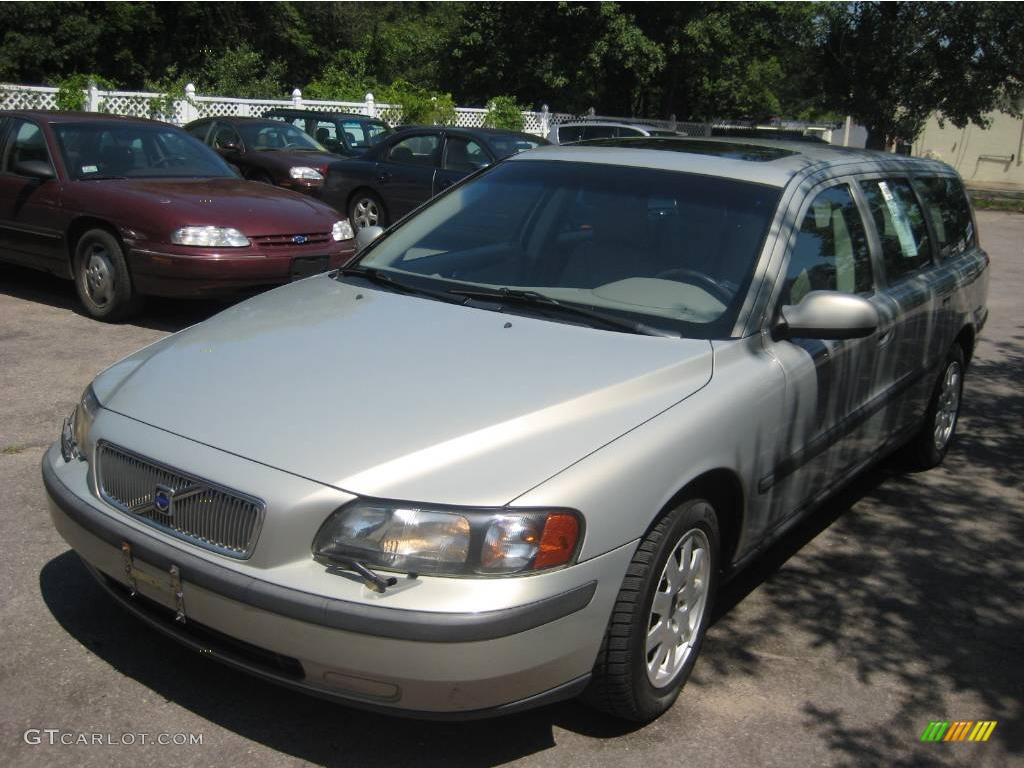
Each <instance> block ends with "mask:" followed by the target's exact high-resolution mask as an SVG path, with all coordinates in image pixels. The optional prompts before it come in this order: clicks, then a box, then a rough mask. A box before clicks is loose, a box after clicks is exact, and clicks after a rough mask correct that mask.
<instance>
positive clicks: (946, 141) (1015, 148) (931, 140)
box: [913, 112, 1024, 189]
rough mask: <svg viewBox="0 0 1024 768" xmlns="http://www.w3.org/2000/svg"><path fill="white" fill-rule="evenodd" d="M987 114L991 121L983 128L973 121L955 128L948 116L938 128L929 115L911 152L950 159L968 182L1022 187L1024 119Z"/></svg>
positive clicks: (944, 159) (997, 113)
mask: <svg viewBox="0 0 1024 768" xmlns="http://www.w3.org/2000/svg"><path fill="white" fill-rule="evenodd" d="M989 117H990V118H991V119H992V125H991V126H990V127H989V128H987V129H984V130H983V129H981V128H979V127H978V126H976V125H968V126H967V127H966V128H956V127H954V126H953V125H952V124H951V123H950V122H949V121H948V120H947V121H946V126H945V127H944V128H940V127H939V121H938V120H937V119H936V118H935V115H932V117H931V119H930V120H929V121H928V124H927V125H926V126H925V129H924V131H923V132H922V133H921V135H920V136H919V137H918V139H917V141H915V142H914V149H913V152H914V154H915V155H916V156H918V157H935V158H936V159H938V160H942V161H943V162H945V163H949V164H950V165H952V166H953V167H954V168H956V169H957V171H958V172H959V173H960V175H961V176H962V177H963V179H964V181H965V182H967V183H968V185H971V186H975V185H976V186H985V185H991V186H995V187H1000V186H1006V187H1015V188H1019V189H1024V158H1022V157H1021V153H1022V152H1024V120H1021V119H1019V118H1016V117H1011V116H1010V115H1007V114H1005V113H1003V112H993V113H991V114H990V115H989Z"/></svg>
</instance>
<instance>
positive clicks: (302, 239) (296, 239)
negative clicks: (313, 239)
mask: <svg viewBox="0 0 1024 768" xmlns="http://www.w3.org/2000/svg"><path fill="white" fill-rule="evenodd" d="M308 239H309V238H308V237H306V236H305V235H296V236H295V237H293V238H292V242H293V243H295V244H296V245H302V244H303V243H304V242H306V241H307V240H308Z"/></svg>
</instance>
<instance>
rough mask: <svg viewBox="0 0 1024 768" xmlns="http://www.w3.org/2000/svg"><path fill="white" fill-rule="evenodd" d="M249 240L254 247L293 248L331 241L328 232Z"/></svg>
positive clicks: (251, 238) (271, 236)
mask: <svg viewBox="0 0 1024 768" xmlns="http://www.w3.org/2000/svg"><path fill="white" fill-rule="evenodd" d="M295 238H299V239H300V242H296V241H295ZM249 239H250V240H251V241H252V242H253V244H254V245H262V246H267V247H274V246H280V245H288V246H292V247H295V246H297V245H298V246H307V245H324V244H325V243H327V242H328V241H329V240H330V239H331V234H330V232H316V233H311V234H306V233H296V234H294V235H260V236H258V237H250V238H249Z"/></svg>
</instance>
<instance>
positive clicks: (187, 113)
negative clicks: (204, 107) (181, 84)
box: [181, 83, 199, 125]
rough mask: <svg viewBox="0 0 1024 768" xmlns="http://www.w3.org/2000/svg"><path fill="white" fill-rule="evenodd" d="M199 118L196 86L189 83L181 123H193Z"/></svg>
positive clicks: (186, 87)
mask: <svg viewBox="0 0 1024 768" xmlns="http://www.w3.org/2000/svg"><path fill="white" fill-rule="evenodd" d="M198 119H199V107H198V106H197V105H196V87H195V86H194V85H193V84H192V83H189V84H188V85H186V86H185V101H184V102H182V104H181V124H182V125H184V124H185V123H191V122H192V121H193V120H198Z"/></svg>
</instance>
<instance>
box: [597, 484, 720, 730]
mask: <svg viewBox="0 0 1024 768" xmlns="http://www.w3.org/2000/svg"><path fill="white" fill-rule="evenodd" d="M718 557H719V533H718V517H717V515H716V513H715V509H714V507H713V506H712V505H711V503H710V502H709V501H707V500H706V499H700V498H693V499H689V500H687V501H685V502H684V503H683V504H681V505H680V506H679V507H677V508H676V509H675V510H673V511H672V512H670V513H668V514H667V515H665V516H664V517H663V518H662V519H661V520H659V521H658V523H657V524H656V525H655V526H654V528H652V529H651V531H650V532H649V533H648V534H647V535H646V536H645V537H644V539H643V541H641V542H640V545H639V547H637V550H636V553H635V554H634V555H633V560H632V562H630V564H629V568H628V569H627V570H626V578H625V579H624V580H623V583H622V588H621V589H620V591H619V596H618V598H617V599H616V602H615V607H614V608H613V609H612V618H611V621H610V623H609V625H608V629H607V631H606V633H605V638H604V641H603V642H602V644H601V650H600V651H599V653H598V657H597V662H596V664H595V665H594V673H593V677H592V679H591V682H590V686H589V687H588V689H587V690H586V691H585V692H584V694H583V698H584V701H586V702H587V703H589V704H591V705H592V706H595V707H597V708H598V709H602V710H604V711H605V712H608V713H609V714H612V715H615V716H616V717H621V718H624V719H626V720H633V721H636V722H647V721H650V720H653V719H654V718H656V717H658V716H659V715H661V714H662V713H663V712H665V711H666V710H667V709H668V708H669V707H671V706H672V704H673V703H674V702H675V700H676V698H677V697H678V696H679V691H680V690H681V689H682V687H683V685H684V684H685V683H686V680H687V679H688V678H689V676H690V673H691V672H692V671H693V667H694V664H695V663H696V661H697V655H698V654H699V653H700V648H701V645H702V643H703V641H704V634H705V632H706V631H707V627H708V622H709V620H710V617H711V609H712V605H713V603H714V596H715V590H716V588H717V584H718V565H719V564H718Z"/></svg>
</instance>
